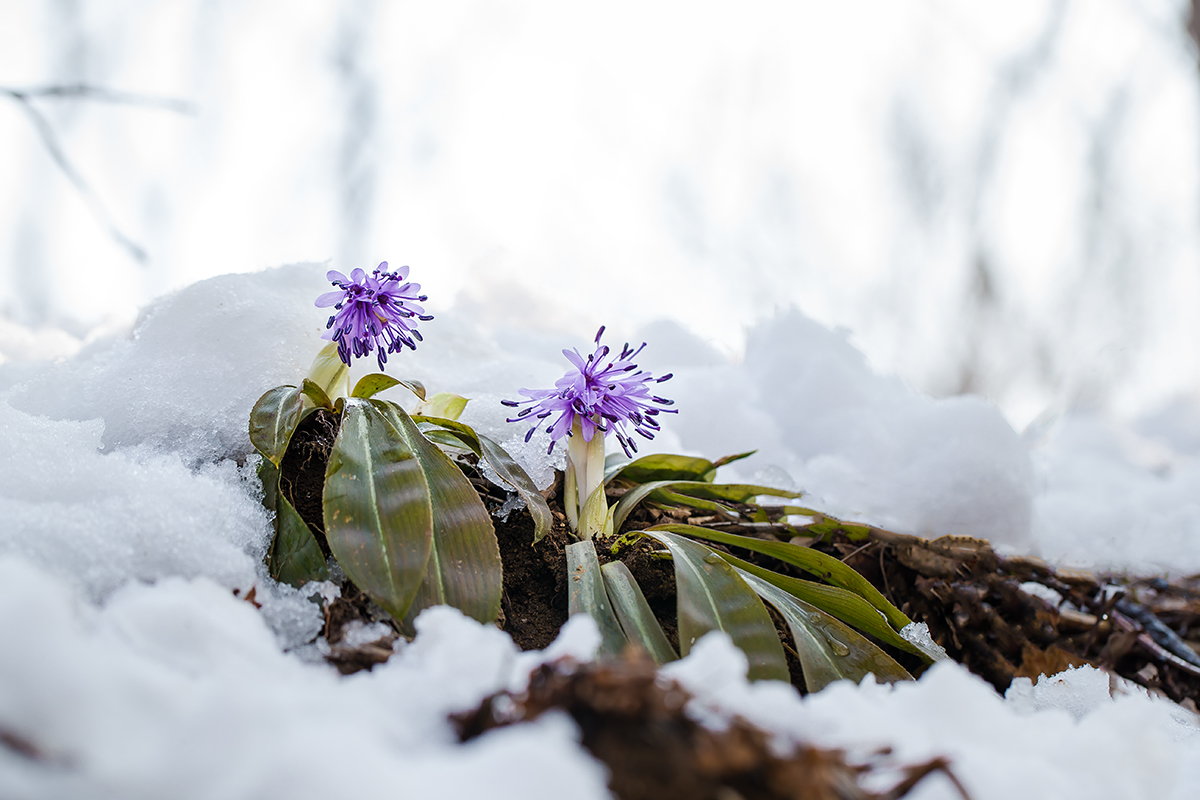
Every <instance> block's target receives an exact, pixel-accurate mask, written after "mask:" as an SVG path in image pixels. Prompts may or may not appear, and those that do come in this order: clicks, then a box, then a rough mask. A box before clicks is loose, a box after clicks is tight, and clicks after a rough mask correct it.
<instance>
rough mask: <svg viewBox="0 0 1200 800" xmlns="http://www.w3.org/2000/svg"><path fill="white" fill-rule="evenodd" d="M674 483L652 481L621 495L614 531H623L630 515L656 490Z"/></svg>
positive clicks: (614, 521) (614, 520) (615, 510)
mask: <svg viewBox="0 0 1200 800" xmlns="http://www.w3.org/2000/svg"><path fill="white" fill-rule="evenodd" d="M673 483H675V481H651V482H650V483H643V484H641V485H639V486H635V487H633V488H632V489H630V490H629V491H628V492H626V493H625V494H623V495H621V499H620V500H618V501H617V505H616V507H615V509H614V510H613V530H614V531H619V530H621V526H622V525H624V524H625V520H626V519H628V518H629V515H630V513H632V512H633V509H635V508H636V507H637V504H638V503H640V502H642V501H643V500H645V499H646V498H647V497H649V496H650V495H651V494H652V493H653V492H654V491H655V490H657V489H662V488H663V487H665V486H670V485H671V484H673Z"/></svg>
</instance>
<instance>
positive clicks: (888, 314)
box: [0, 0, 1200, 429]
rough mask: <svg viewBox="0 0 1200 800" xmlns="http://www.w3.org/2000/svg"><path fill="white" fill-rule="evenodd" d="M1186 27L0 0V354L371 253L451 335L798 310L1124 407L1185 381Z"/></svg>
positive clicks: (974, 10)
mask: <svg viewBox="0 0 1200 800" xmlns="http://www.w3.org/2000/svg"><path fill="white" fill-rule="evenodd" d="M1190 13H1191V9H1190V7H1189V6H1188V5H1187V4H1186V3H1184V2H1179V1H1178V0H1073V1H1070V2H1068V1H1067V0H1021V1H1020V2H1004V3H988V4H982V3H976V2H970V1H969V0H961V2H951V1H950V0H940V1H939V0H847V2H841V3H829V2H785V0H776V1H772V2H768V1H767V0H761V1H758V2H754V1H753V0H742V1H740V2H736V3H735V2H697V1H696V0H689V2H682V1H678V0H670V1H664V2H651V3H647V2H627V1H626V0H610V2H608V3H604V4H600V5H597V4H587V5H585V4H581V3H563V2H549V1H547V2H535V1H534V0H517V1H513V2H491V1H485V0H473V1H472V0H461V1H455V2H436V3H430V2H386V0H375V1H374V2H373V1H372V0H352V1H349V2H333V0H328V1H325V2H319V1H316V0H314V1H312V2H295V1H294V0H250V1H248V2H227V1H222V0H178V2H153V1H152V0H106V2H95V3H93V2H85V1H84V0H2V2H0V359H3V360H24V359H30V358H45V357H55V356H62V355H69V354H70V353H71V352H73V351H74V350H76V349H78V348H79V347H80V346H82V345H83V344H85V343H86V342H87V341H88V340H89V339H92V338H96V337H97V336H100V335H103V334H104V333H105V332H111V331H114V330H120V329H122V328H123V327H124V326H127V325H128V324H129V323H130V322H131V321H132V319H133V315H134V314H135V313H136V309H137V307H138V306H139V305H140V304H142V303H144V302H145V301H146V300H148V299H149V298H151V297H154V296H156V295H159V294H162V293H164V292H167V291H170V290H172V289H175V288H178V287H181V286H183V285H186V284H188V283H191V282H194V281H196V280H199V279H202V278H205V277H208V276H211V275H216V274H220V273H224V272H240V271H253V270H258V269H261V268H263V267H266V266H271V265H276V264H281V263H286V262H291V261H298V260H313V261H328V262H329V264H330V266H333V267H336V268H339V269H343V270H347V269H349V268H352V267H355V266H362V267H366V268H370V267H372V266H374V265H375V264H376V263H378V262H379V261H381V260H384V259H386V260H389V261H390V262H392V264H393V265H399V264H405V263H406V264H410V265H411V266H412V268H413V276H414V278H415V279H417V280H420V281H421V282H422V283H423V284H424V286H425V289H426V291H427V292H428V294H429V296H430V302H429V307H430V309H431V310H432V311H433V312H434V313H437V312H438V311H439V310H447V309H450V308H453V307H457V308H459V309H460V310H462V309H465V310H467V311H469V312H470V314H471V315H472V316H474V317H475V318H476V319H478V320H479V321H480V322H481V323H482V324H484V325H489V324H494V325H503V324H508V323H514V322H515V323H517V324H520V325H522V326H525V327H533V328H538V329H542V330H547V331H558V332H562V331H565V332H569V333H572V334H575V335H578V336H580V337H587V338H590V336H591V335H592V333H593V332H594V330H595V328H596V327H597V326H598V325H599V324H601V323H607V324H609V325H610V326H612V327H614V328H616V330H617V332H618V334H619V335H620V334H625V335H635V334H636V332H637V331H638V329H639V328H640V327H641V326H643V325H646V324H648V323H650V322H653V321H654V320H657V319H660V318H668V319H674V320H676V321H678V322H679V323H680V324H681V325H683V326H684V327H685V328H687V329H688V330H690V331H692V332H693V333H695V334H697V335H698V336H700V337H701V338H703V339H705V340H707V341H709V342H711V343H712V344H713V345H714V346H715V347H716V348H717V349H718V350H720V351H722V352H724V353H726V354H727V355H728V356H730V357H732V358H734V359H736V358H738V356H739V352H740V350H741V348H742V346H743V344H744V341H745V337H746V332H747V330H748V329H749V328H750V327H752V326H753V325H754V324H756V323H757V322H758V321H760V320H762V319H765V318H769V317H771V316H772V315H774V314H775V313H776V311H777V310H780V309H785V308H790V307H793V306H796V307H799V308H800V309H802V310H803V311H804V312H805V313H806V314H808V315H810V316H812V317H813V318H815V319H817V320H818V321H820V322H822V323H825V324H827V325H830V326H842V327H845V328H846V329H848V330H849V332H850V337H851V341H852V342H853V343H854V344H855V345H856V346H858V347H860V348H861V349H862V350H863V351H864V352H865V353H866V354H867V356H868V357H869V359H870V361H871V363H872V364H873V365H874V366H875V367H876V368H877V369H879V370H881V371H884V372H893V373H896V374H898V375H900V376H902V377H903V378H905V379H906V380H907V381H909V382H910V383H911V384H913V385H914V386H916V387H918V388H920V389H922V390H924V391H927V392H930V393H932V394H935V395H946V394H953V393H958V392H975V393H978V394H982V395H984V396H987V397H989V398H991V399H993V400H994V401H995V402H997V403H998V404H999V405H1000V406H1001V408H1002V409H1003V410H1004V412H1005V414H1006V415H1007V417H1008V418H1009V420H1010V421H1011V422H1012V423H1013V424H1014V425H1016V426H1017V427H1018V429H1020V428H1021V427H1023V426H1024V425H1026V424H1027V423H1029V422H1030V421H1031V420H1034V419H1035V418H1036V417H1038V416H1039V415H1052V414H1054V413H1057V412H1060V411H1063V410H1066V409H1079V410H1092V411H1103V412H1111V413H1117V414H1134V413H1140V412H1144V411H1148V410H1152V409H1153V408H1155V407H1157V406H1159V405H1161V404H1163V403H1166V402H1169V401H1171V400H1172V399H1173V398H1176V397H1178V396H1181V395H1189V394H1195V393H1196V392H1197V390H1200V359H1197V353H1196V346H1195V343H1196V342H1197V341H1200V159H1198V155H1200V103H1198V100H1200V71H1198V68H1197V57H1196V47H1195V44H1194V43H1193V42H1192V40H1191V39H1190V38H1189V36H1188V27H1187V26H1188V21H1189V15H1190ZM80 85H85V86H87V87H93V88H98V89H100V90H102V91H101V92H100V93H99V94H97V93H94V92H93V93H91V94H82V95H81V94H79V93H78V92H77V91H73V90H71V87H77V86H80ZM53 87H59V88H60V89H61V88H63V87H66V89H67V91H66V93H65V94H63V93H62V92H60V93H59V94H57V95H56V94H40V95H39V94H38V93H37V90H45V89H48V88H53ZM114 92H115V93H132V96H131V95H127V94H113V93H114ZM314 324H315V325H320V324H323V317H322V316H321V315H320V314H319V313H318V312H316V311H315V310H314ZM587 338H584V339H583V341H587ZM248 346H249V345H248Z"/></svg>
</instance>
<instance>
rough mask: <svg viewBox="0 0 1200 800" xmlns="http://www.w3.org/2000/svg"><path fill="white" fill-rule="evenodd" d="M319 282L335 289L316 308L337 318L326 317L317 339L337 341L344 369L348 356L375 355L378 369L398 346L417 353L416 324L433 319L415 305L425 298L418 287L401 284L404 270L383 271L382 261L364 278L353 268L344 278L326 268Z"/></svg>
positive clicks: (418, 334)
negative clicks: (324, 281) (331, 309)
mask: <svg viewBox="0 0 1200 800" xmlns="http://www.w3.org/2000/svg"><path fill="white" fill-rule="evenodd" d="M325 277H326V278H328V279H329V281H330V282H331V283H332V284H333V285H334V286H336V287H337V288H338V290H337V291H336V292H326V293H325V294H323V295H321V296H320V297H318V298H317V303H316V305H317V308H328V307H329V306H333V307H334V309H336V311H337V313H336V314H334V315H333V316H332V317H330V318H329V322H328V323H327V324H326V325H325V327H326V328H329V330H328V331H327V332H326V333H325V334H324V335H322V337H321V338H322V339H329V340H330V341H334V342H337V346H338V355H339V356H340V357H341V359H342V361H343V362H344V363H345V364H346V366H350V356H351V354H353V356H354V357H355V358H361V357H363V356H365V355H366V354H367V353H370V352H371V351H372V350H376V351H377V355H378V357H379V368H380V369H383V365H384V364H386V363H387V354H388V353H399V352H400V348H401V347H408V348H409V349H412V350H416V349H417V342H419V341H421V334H420V332H419V331H417V323H416V320H421V321H422V322H427V321H429V320H431V319H433V317H431V316H428V315H426V314H425V309H424V308H422V307H421V306H420V305H418V303H424V302H425V301H426V300H427V299H428V298H427V297H426V296H425V295H423V294H419V292H420V291H421V284H419V283H402V281H404V279H405V278H407V277H408V267H401V268H400V269H398V270H396V271H395V272H388V271H387V262H386V261H384V262H382V263H380V265H379V266H378V267H377V268H375V270H374V271H372V273H371V274H370V275H368V274H367V273H366V271H365V270H361V269H356V270H354V271H353V272H351V273H350V277H349V278H347V277H346V276H345V275H343V274H342V273H340V272H338V271H337V270H335V269H331V270H329V272H328V273H327V274H326V275H325Z"/></svg>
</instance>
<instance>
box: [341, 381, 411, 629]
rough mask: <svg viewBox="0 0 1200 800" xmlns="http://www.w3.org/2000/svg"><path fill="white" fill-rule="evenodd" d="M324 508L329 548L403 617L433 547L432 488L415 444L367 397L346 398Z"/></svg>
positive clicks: (383, 604)
mask: <svg viewBox="0 0 1200 800" xmlns="http://www.w3.org/2000/svg"><path fill="white" fill-rule="evenodd" d="M431 447H432V445H431ZM324 509H325V535H326V538H327V539H328V540H329V548H330V550H331V551H332V552H333V556H334V558H336V559H337V561H338V563H339V564H340V565H341V566H342V569H344V570H345V571H346V575H347V576H348V577H349V578H350V579H351V580H352V581H354V582H355V583H356V584H357V585H358V587H359V588H360V589H362V590H363V591H364V592H366V593H367V595H368V596H370V598H371V599H372V600H374V601H375V602H376V603H378V604H379V605H380V606H381V607H382V608H383V609H384V610H385V611H387V612H388V613H389V614H391V615H392V617H393V618H395V619H396V620H398V621H399V620H403V619H404V617H405V615H406V614H407V613H408V608H409V606H410V605H412V602H413V598H415V597H416V595H417V590H418V589H419V588H420V585H421V581H422V580H423V578H424V576H425V568H426V565H427V564H428V562H429V557H430V554H431V553H432V551H433V507H432V502H431V499H430V487H429V481H428V479H427V478H426V476H425V470H424V469H423V468H422V465H421V461H420V460H418V458H417V454H416V453H415V452H414V451H413V447H412V445H411V444H410V443H409V442H408V440H407V439H405V438H403V437H401V436H400V434H399V433H398V432H397V431H396V428H395V426H394V425H393V424H392V423H391V422H389V421H388V420H387V419H386V418H385V417H384V416H383V415H382V414H381V413H380V412H379V410H378V409H376V408H375V406H374V405H372V403H371V401H369V400H363V399H360V398H355V397H350V398H347V399H346V403H345V410H344V411H343V413H342V425H341V429H340V430H339V431H338V436H337V439H336V440H335V441H334V443H333V450H332V452H330V454H329V465H328V467H327V468H326V471H325V497H324Z"/></svg>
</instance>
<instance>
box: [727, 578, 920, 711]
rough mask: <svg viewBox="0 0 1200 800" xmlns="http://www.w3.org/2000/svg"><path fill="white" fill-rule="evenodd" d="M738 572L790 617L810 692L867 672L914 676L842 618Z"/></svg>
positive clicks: (880, 676) (889, 678)
mask: <svg viewBox="0 0 1200 800" xmlns="http://www.w3.org/2000/svg"><path fill="white" fill-rule="evenodd" d="M738 574H739V575H741V576H742V580H744V581H746V583H748V584H750V588H751V589H753V590H754V591H756V592H758V595H759V597H761V598H762V599H764V600H766V601H767V602H768V603H770V604H771V605H773V606H775V610H776V611H778V612H779V613H780V614H781V615H782V616H783V618H784V619H785V620H787V623H788V627H789V628H791V631H792V638H793V640H795V642H796V654H797V655H798V656H799V658H800V667H801V669H802V670H803V671H804V684H805V686H806V687H807V688H808V691H810V692H819V691H821V690H822V689H824V688H825V687H826V686H828V685H829V684H830V683H833V682H834V681H836V680H842V679H846V680H851V681H854V682H855V683H858V682H859V681H861V680H862V679H863V678H865V677H866V676H867V675H868V674H873V675H874V676H875V678H876V679H877V680H878V681H880V682H881V683H895V682H896V681H911V680H912V679H913V677H912V675H909V674H908V671H907V670H905V669H904V667H902V666H900V665H899V664H898V663H896V659H894V658H892V657H891V656H889V655H888V654H887V653H885V652H883V650H881V649H879V647H878V645H876V644H875V643H874V642H871V641H870V640H868V639H867V638H866V637H865V636H863V635H862V634H860V633H859V632H858V631H856V630H854V629H853V628H851V627H850V626H849V625H846V624H845V623H844V622H842V621H841V620H838V619H836V618H834V617H832V616H830V615H829V614H826V613H825V612H824V611H822V610H821V609H819V608H817V607H816V606H813V605H809V604H808V603H805V602H804V601H803V600H800V599H798V598H796V597H793V596H792V595H790V594H788V593H787V592H785V591H783V590H782V589H780V588H778V587H776V586H773V585H771V584H769V583H767V582H766V581H764V580H762V579H761V578H757V577H755V576H754V575H751V574H750V573H748V572H743V571H741V570H739V571H738Z"/></svg>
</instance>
